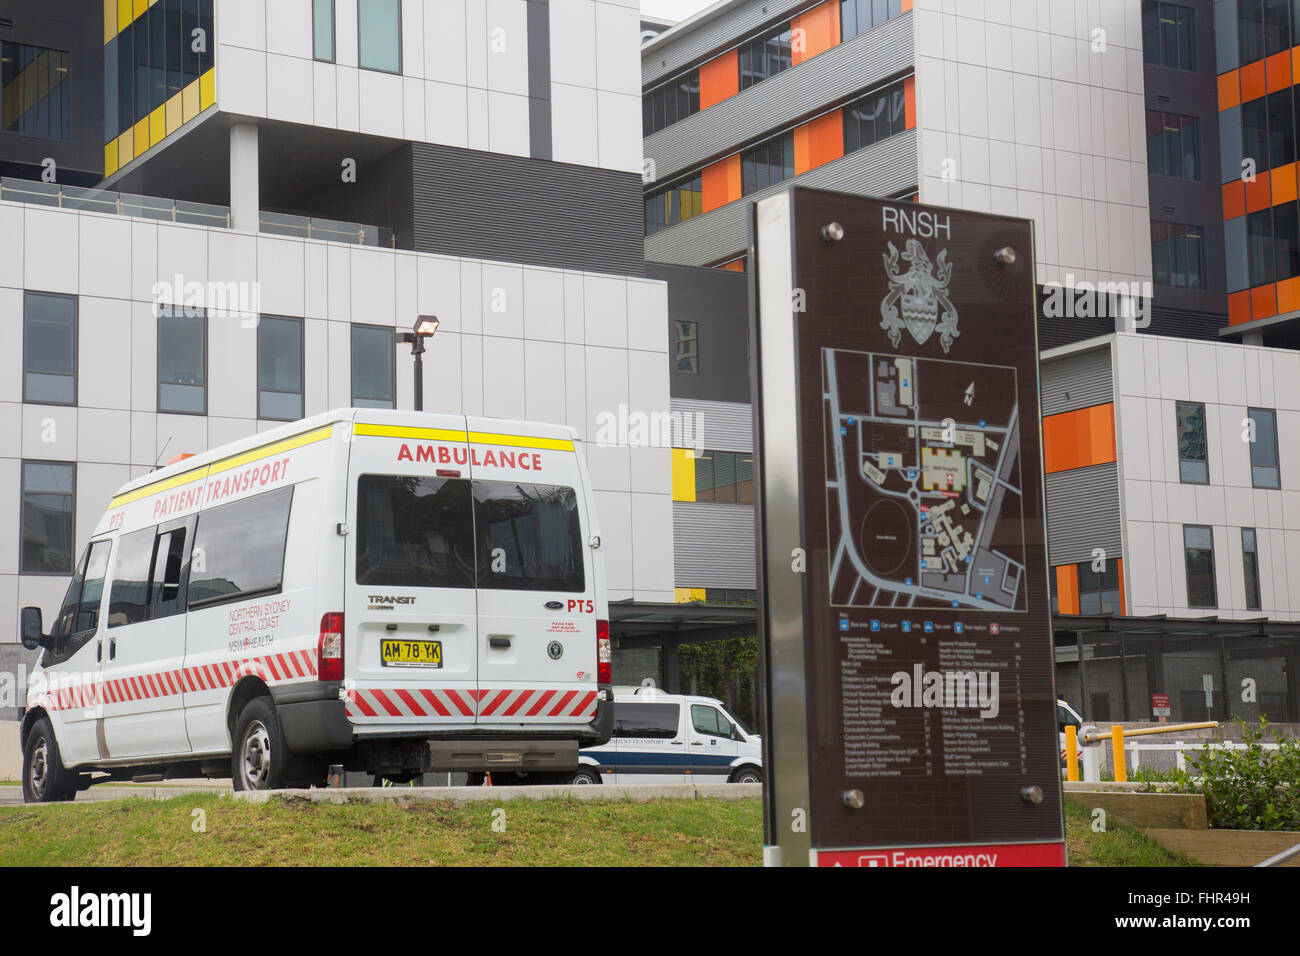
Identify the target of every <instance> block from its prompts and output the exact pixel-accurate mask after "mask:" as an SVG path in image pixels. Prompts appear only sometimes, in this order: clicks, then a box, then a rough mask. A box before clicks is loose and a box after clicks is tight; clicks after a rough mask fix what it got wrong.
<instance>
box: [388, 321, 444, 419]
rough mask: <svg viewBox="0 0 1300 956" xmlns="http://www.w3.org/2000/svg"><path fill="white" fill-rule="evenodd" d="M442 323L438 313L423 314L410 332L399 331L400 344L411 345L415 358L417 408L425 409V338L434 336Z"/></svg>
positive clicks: (398, 339) (419, 409) (418, 409)
mask: <svg viewBox="0 0 1300 956" xmlns="http://www.w3.org/2000/svg"><path fill="white" fill-rule="evenodd" d="M440 324H441V323H440V322H439V321H438V317H437V316H436V315H422V316H420V317H419V318H418V319H416V320H415V325H413V326H412V327H411V331H409V332H398V333H397V342H398V344H399V345H409V346H410V347H411V355H412V357H414V359H415V410H416V411H417V412H422V411H424V340H425V339H431V338H433V335H434V333H435V332H437V331H438V326H439V325H440Z"/></svg>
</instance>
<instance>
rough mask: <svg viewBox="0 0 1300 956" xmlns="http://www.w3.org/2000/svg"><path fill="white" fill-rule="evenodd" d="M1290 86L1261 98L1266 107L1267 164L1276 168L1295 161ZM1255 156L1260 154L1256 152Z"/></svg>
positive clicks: (1293, 120) (1268, 167)
mask: <svg viewBox="0 0 1300 956" xmlns="http://www.w3.org/2000/svg"><path fill="white" fill-rule="evenodd" d="M1292 89H1293V88H1292V87H1287V88H1286V89H1284V90H1278V91H1276V92H1274V93H1270V94H1269V95H1268V96H1266V97H1262V99H1263V100H1264V101H1265V102H1266V103H1267V109H1268V153H1267V156H1268V166H1267V167H1265V168H1267V169H1278V168H1279V167H1282V166H1286V165H1287V164H1289V163H1293V162H1295V119H1294V118H1293V116H1292V95H1291V90H1292ZM1255 155H1256V156H1258V155H1261V154H1258V153H1256V154H1255Z"/></svg>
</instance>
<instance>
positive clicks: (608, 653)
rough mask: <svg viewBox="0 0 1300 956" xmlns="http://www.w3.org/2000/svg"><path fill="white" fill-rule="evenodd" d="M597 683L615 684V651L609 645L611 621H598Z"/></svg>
mask: <svg viewBox="0 0 1300 956" xmlns="http://www.w3.org/2000/svg"><path fill="white" fill-rule="evenodd" d="M596 683H597V684H612V683H614V650H613V648H612V647H611V646H610V643H609V621H601V620H598V621H596Z"/></svg>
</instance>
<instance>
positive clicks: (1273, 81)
mask: <svg viewBox="0 0 1300 956" xmlns="http://www.w3.org/2000/svg"><path fill="white" fill-rule="evenodd" d="M1264 83H1265V86H1266V87H1267V88H1268V91H1269V92H1270V93H1276V92H1277V91H1278V90H1284V89H1286V88H1287V87H1288V86H1290V85H1291V51H1290V50H1283V51H1282V52H1281V53H1274V54H1273V55H1272V56H1270V57H1269V58H1268V59H1266V60H1265V61H1264Z"/></svg>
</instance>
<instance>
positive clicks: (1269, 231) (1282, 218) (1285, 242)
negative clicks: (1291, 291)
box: [1233, 200, 1300, 291]
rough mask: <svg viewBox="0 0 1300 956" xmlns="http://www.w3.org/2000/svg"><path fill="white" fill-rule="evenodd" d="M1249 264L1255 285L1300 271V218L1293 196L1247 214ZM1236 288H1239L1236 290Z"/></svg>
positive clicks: (1247, 255) (1289, 276) (1277, 280)
mask: <svg viewBox="0 0 1300 956" xmlns="http://www.w3.org/2000/svg"><path fill="white" fill-rule="evenodd" d="M1245 220H1246V230H1245V231H1246V266H1247V275H1248V277H1249V280H1248V281H1249V282H1250V284H1251V285H1252V286H1259V285H1267V284H1268V283H1270V282H1280V281H1281V280H1283V279H1290V278H1291V277H1293V276H1295V275H1300V218H1298V217H1297V203H1296V202H1295V201H1294V200H1293V201H1291V202H1288V203H1283V204H1282V205H1280V206H1273V207H1272V208H1269V209H1261V210H1259V211H1258V212H1252V213H1249V214H1247V215H1246V217H1245ZM1233 291H1235V290H1233Z"/></svg>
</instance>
